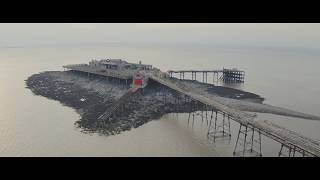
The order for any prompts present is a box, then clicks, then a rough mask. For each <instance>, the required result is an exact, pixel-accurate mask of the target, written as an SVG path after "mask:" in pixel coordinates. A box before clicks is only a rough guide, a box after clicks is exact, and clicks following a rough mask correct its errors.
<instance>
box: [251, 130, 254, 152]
mask: <svg viewBox="0 0 320 180" xmlns="http://www.w3.org/2000/svg"><path fill="white" fill-rule="evenodd" d="M253 136H254V128H252V136H251V149H250V151H251V152H252V151H253Z"/></svg>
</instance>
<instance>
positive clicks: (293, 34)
mask: <svg viewBox="0 0 320 180" xmlns="http://www.w3.org/2000/svg"><path fill="white" fill-rule="evenodd" d="M108 42H129V43H131V42H133V43H135V42H145V43H193V44H200V43H201V44H215V45H217V44H224V45H244V46H285V47H286V46H288V47H306V48H319V47H320V24H304V23H301V24H287V23H284V24H281V23H277V24H260V23H258V24H255V23H249V24H243V23H240V24H233V23H226V24H218V23H217V24H215V23H213V24H179V23H178V24H175V23H172V24H148V23H147V24H130V23H129V24H126V23H124V24H123V23H116V24H72V23H62V24H42V23H39V24H28V23H27V24H0V46H2V47H3V46H28V45H63V44H86V43H108Z"/></svg>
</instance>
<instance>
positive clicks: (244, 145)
mask: <svg viewBox="0 0 320 180" xmlns="http://www.w3.org/2000/svg"><path fill="white" fill-rule="evenodd" d="M247 132H248V126H246V130H245V134H244V143H243V156H244V155H245V152H246V143H247V142H246V140H247Z"/></svg>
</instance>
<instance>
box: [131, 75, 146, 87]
mask: <svg viewBox="0 0 320 180" xmlns="http://www.w3.org/2000/svg"><path fill="white" fill-rule="evenodd" d="M143 78H144V77H143V75H142V74H140V73H138V74H136V75H135V76H134V79H133V83H134V86H136V87H137V86H138V87H142V83H143Z"/></svg>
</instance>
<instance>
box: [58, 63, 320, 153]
mask: <svg viewBox="0 0 320 180" xmlns="http://www.w3.org/2000/svg"><path fill="white" fill-rule="evenodd" d="M63 67H64V68H66V69H69V70H72V71H77V72H85V73H88V76H89V75H90V74H96V75H102V76H106V77H109V76H110V77H114V78H119V79H122V80H126V83H127V82H128V81H133V79H132V78H133V77H132V75H131V76H130V74H126V73H120V72H119V73H118V74H114V73H113V74H110V73H108V72H99V71H96V70H94V69H91V68H89V66H87V65H67V66H63ZM138 72H139V73H141V74H143V76H144V77H145V81H146V82H147V81H148V79H150V80H153V81H155V82H157V83H160V84H162V85H164V86H166V87H168V88H170V89H172V90H174V91H175V92H176V93H178V94H181V95H184V96H186V97H189V98H190V99H192V100H193V101H195V102H199V103H201V104H202V105H203V106H205V107H206V110H208V109H209V110H210V111H211V116H210V118H211V119H210V125H209V128H208V132H207V134H208V136H211V135H213V136H214V137H216V136H218V134H219V136H221V134H222V137H226V136H229V137H230V136H231V132H230V120H233V121H235V122H237V123H239V132H238V135H237V140H236V144H235V146H234V151H233V154H234V155H235V156H246V154H247V152H253V147H254V143H257V144H258V149H257V150H255V152H256V154H257V155H258V156H262V150H261V143H262V142H261V135H264V136H266V137H268V138H271V139H273V140H275V141H277V142H279V143H280V145H281V147H280V148H279V149H280V150H279V156H289V157H292V156H297V154H296V153H300V155H301V156H316V157H319V156H320V142H319V141H316V140H313V139H311V138H308V137H305V136H303V135H300V134H299V133H296V132H294V131H291V130H288V129H286V128H284V127H281V126H279V125H276V124H274V123H271V122H269V121H267V120H257V117H256V116H255V115H253V114H250V113H247V112H243V111H240V110H236V109H234V108H230V107H229V106H227V105H225V104H222V103H220V102H219V101H217V100H215V97H214V96H210V95H209V94H206V93H204V92H201V91H198V90H196V89H193V88H192V87H189V86H187V85H185V84H183V83H181V82H179V81H175V80H173V79H172V77H173V76H174V74H177V73H178V74H179V75H180V79H185V77H184V75H185V74H187V73H191V78H192V80H197V79H196V76H197V73H201V74H202V75H203V82H204V83H207V76H208V74H210V73H211V75H212V76H213V80H214V79H217V80H223V81H225V82H240V83H241V82H244V72H243V71H239V70H237V69H222V70H211V71H195V70H190V71H168V72H167V73H164V72H161V71H160V70H159V69H156V68H153V69H147V70H146V69H145V70H141V69H140V70H139V71H137V73H138ZM138 89H139V88H137V87H132V88H131V89H129V90H128V92H127V93H126V94H125V95H124V96H122V97H121V98H120V99H119V101H118V102H117V103H116V104H115V105H114V106H113V107H112V108H111V109H108V110H106V112H104V113H102V114H101V115H100V116H99V118H98V120H101V121H106V120H108V118H110V117H111V116H112V115H115V113H116V112H118V111H121V109H123V106H124V105H125V102H127V100H128V99H129V98H130V97H131V96H132V95H134V94H135V93H136V92H137V91H138ZM164 97H165V96H164ZM218 113H219V114H222V115H223V122H222V124H220V125H218V126H217V115H218ZM214 116H215V118H214ZM189 117H190V115H189ZM218 127H222V130H221V129H219V128H218ZM241 136H242V138H241ZM248 148H249V149H248ZM285 149H286V150H287V151H285Z"/></svg>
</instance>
